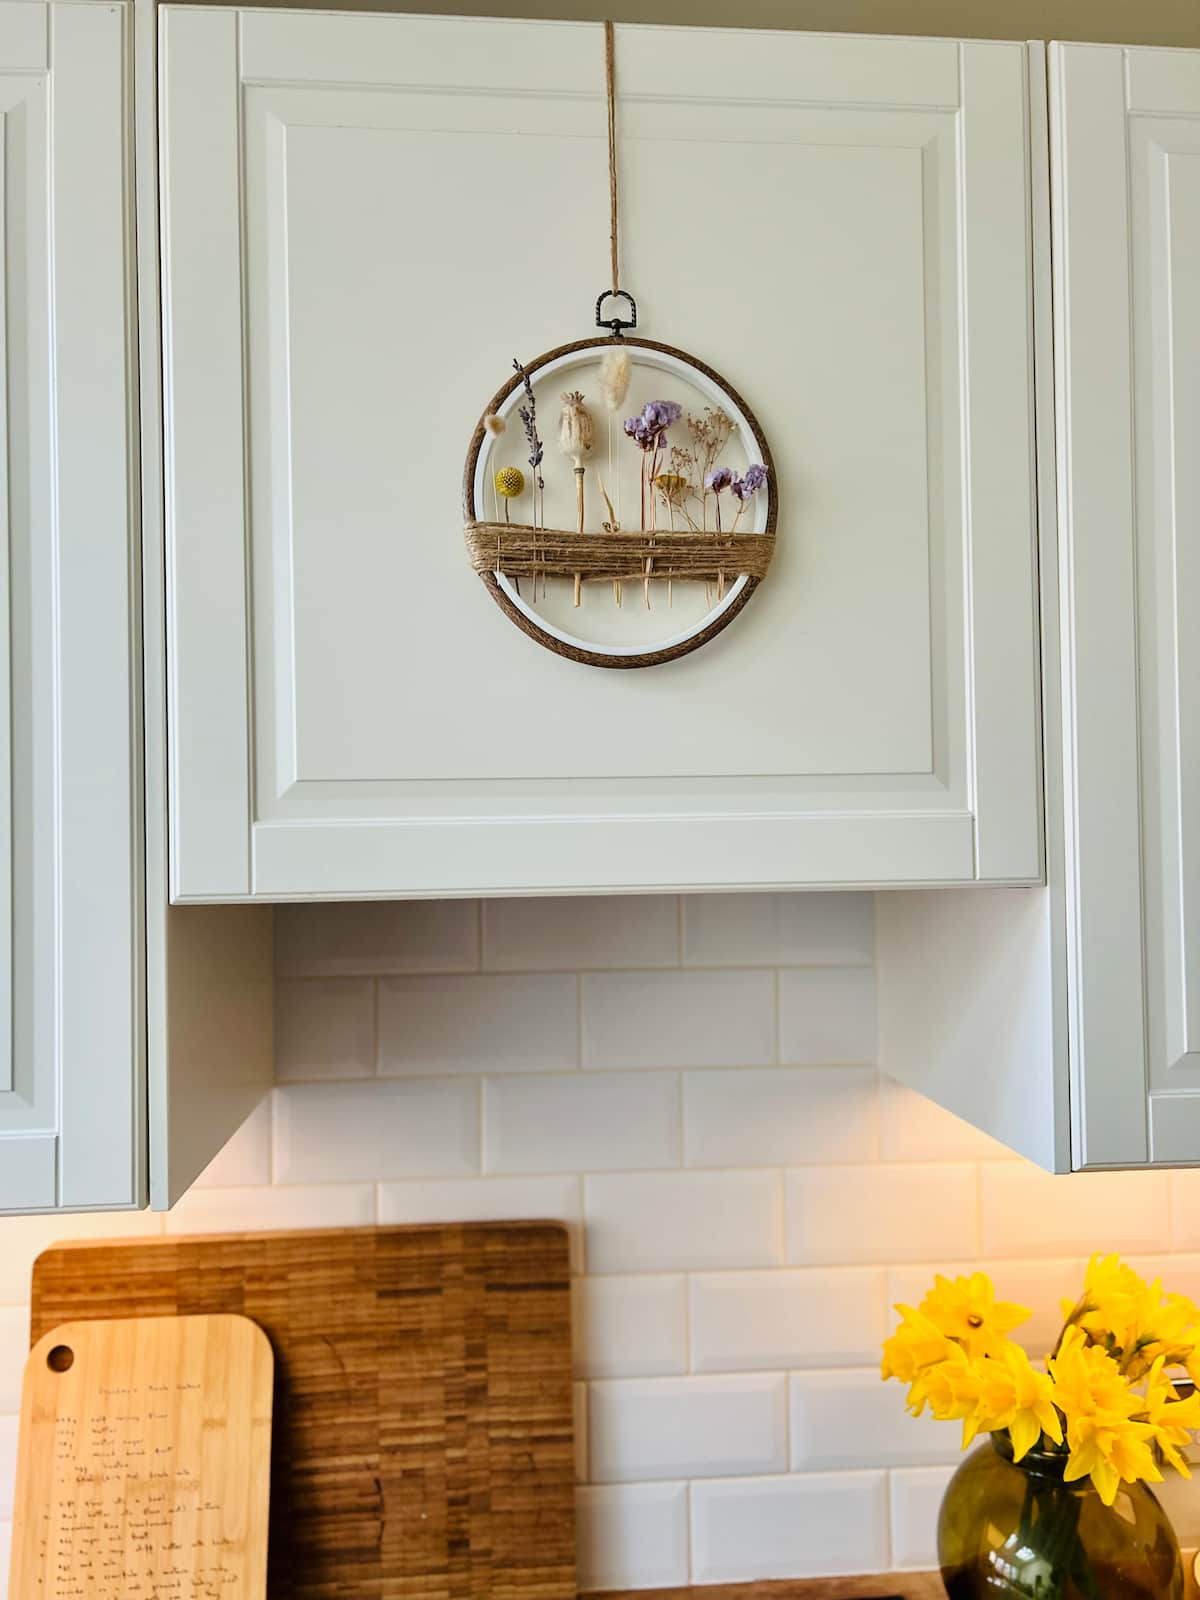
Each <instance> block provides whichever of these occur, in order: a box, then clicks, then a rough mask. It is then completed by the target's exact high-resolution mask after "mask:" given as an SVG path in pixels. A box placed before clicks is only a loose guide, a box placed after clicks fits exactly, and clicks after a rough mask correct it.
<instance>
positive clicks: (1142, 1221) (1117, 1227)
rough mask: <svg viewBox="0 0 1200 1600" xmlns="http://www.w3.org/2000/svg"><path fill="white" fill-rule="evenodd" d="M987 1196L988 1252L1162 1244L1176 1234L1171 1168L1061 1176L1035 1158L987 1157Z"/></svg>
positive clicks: (983, 1181) (983, 1176) (1045, 1252)
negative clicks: (1034, 1161) (1172, 1218)
mask: <svg viewBox="0 0 1200 1600" xmlns="http://www.w3.org/2000/svg"><path fill="white" fill-rule="evenodd" d="M980 1198H981V1202H982V1204H981V1219H982V1228H983V1253H984V1254H985V1255H988V1256H1027V1255H1030V1254H1034V1255H1039V1256H1052V1255H1059V1256H1066V1255H1075V1254H1079V1255H1084V1256H1087V1255H1090V1254H1091V1253H1092V1251H1093V1250H1105V1251H1111V1250H1118V1251H1128V1250H1147V1251H1149V1250H1161V1249H1162V1248H1163V1246H1164V1245H1165V1243H1166V1241H1167V1238H1168V1227H1169V1223H1168V1206H1167V1174H1166V1173H1165V1172H1073V1173H1070V1174H1062V1175H1059V1176H1054V1175H1052V1174H1051V1173H1048V1172H1043V1171H1042V1170H1041V1168H1040V1167H1035V1166H1032V1165H1031V1164H1030V1163H1029V1162H1027V1161H1005V1162H987V1163H985V1164H984V1166H983V1167H982V1168H981V1169H980Z"/></svg>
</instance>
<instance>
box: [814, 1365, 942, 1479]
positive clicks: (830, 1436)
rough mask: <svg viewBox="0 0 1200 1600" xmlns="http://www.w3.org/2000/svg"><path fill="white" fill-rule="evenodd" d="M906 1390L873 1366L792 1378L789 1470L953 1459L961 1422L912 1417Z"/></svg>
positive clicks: (926, 1463)
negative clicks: (887, 1381) (790, 1467)
mask: <svg viewBox="0 0 1200 1600" xmlns="http://www.w3.org/2000/svg"><path fill="white" fill-rule="evenodd" d="M906 1395H907V1390H906V1389H905V1388H904V1387H903V1386H902V1385H901V1384H899V1383H896V1382H894V1381H892V1382H889V1383H884V1381H883V1379H882V1378H881V1377H880V1376H879V1368H878V1366H874V1367H871V1368H868V1369H866V1370H863V1369H861V1368H860V1369H857V1370H855V1371H851V1372H794V1373H793V1374H792V1377H791V1407H792V1428H791V1439H792V1461H791V1465H792V1471H793V1472H815V1471H822V1470H828V1471H838V1470H841V1469H844V1468H847V1467H923V1466H929V1465H932V1464H933V1463H935V1462H936V1463H938V1464H939V1465H940V1464H941V1463H943V1462H953V1461H957V1460H958V1458H959V1456H960V1454H961V1453H962V1424H961V1423H958V1422H934V1421H932V1420H931V1419H930V1417H929V1414H928V1412H926V1414H925V1415H924V1416H923V1417H914V1416H912V1415H910V1413H909V1412H908V1411H907V1410H906V1408H905V1403H904V1402H905V1398H906Z"/></svg>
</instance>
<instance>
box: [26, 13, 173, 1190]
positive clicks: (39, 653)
mask: <svg viewBox="0 0 1200 1600" xmlns="http://www.w3.org/2000/svg"><path fill="white" fill-rule="evenodd" d="M125 28H126V15H125V10H124V8H123V7H120V6H103V7H101V6H95V7H93V6H81V5H50V6H45V5H24V4H16V5H6V6H4V7H3V8H0V117H2V123H0V140H2V152H0V182H2V187H3V194H2V201H0V222H2V230H3V241H2V249H0V267H2V271H3V309H2V313H0V339H2V341H3V366H4V371H5V375H6V383H5V384H4V386H3V401H2V407H0V432H2V435H3V448H2V449H0V471H2V472H3V474H4V480H5V481H4V492H3V493H0V518H2V521H0V545H2V548H3V558H0V573H2V581H0V630H2V635H3V637H2V642H0V678H2V680H3V682H2V683H0V691H2V693H3V700H2V701H0V703H2V704H4V705H5V706H6V707H7V708H8V714H7V716H6V718H5V719H4V722H3V732H2V733H0V794H3V795H4V796H5V799H6V801H7V802H8V806H9V811H8V815H7V817H6V818H5V819H4V820H5V822H6V824H7V833H6V844H5V849H4V850H3V851H0V855H2V856H3V857H4V861H5V871H4V874H3V876H0V929H2V932H0V939H2V941H3V945H2V948H0V971H2V972H3V990H2V997H0V1030H2V1031H0V1209H2V1210H19V1209H43V1208H46V1207H49V1206H54V1205H62V1206H72V1207H96V1206H117V1205H131V1204H135V1203H137V1202H138V1200H139V1199H140V1198H141V1192H142V1185H143V1183H144V1174H143V1171H142V1167H143V1161H142V1141H143V1134H142V1098H143V1096H142V1088H141V1078H142V1073H143V1071H144V1059H143V1051H142V1035H143V1022H142V1016H141V1006H142V996H141V986H140V945H141V931H140V930H141V907H140V884H141V857H140V844H139V828H140V822H139V817H140V798H139V793H140V784H139V775H138V764H137V756H136V752H137V749H138V743H139V732H138V716H137V709H136V708H137V684H138V678H137V669H136V642H137V637H138V633H137V619H136V595H137V585H136V579H135V565H134V562H135V547H134V541H133V528H132V523H131V506H130V475H131V463H132V453H131V440H130V424H129V417H130V396H129V390H128V388H127V379H128V375H129V354H130V349H131V337H132V321H131V296H130V285H129V277H128V272H127V260H128V256H127V246H128V241H129V205H128V202H129V196H128V191H127V183H126V176H127V175H126V163H125V134H126V128H125V104H124V90H125V83H126V81H127V72H126V55H127V41H126V32H125Z"/></svg>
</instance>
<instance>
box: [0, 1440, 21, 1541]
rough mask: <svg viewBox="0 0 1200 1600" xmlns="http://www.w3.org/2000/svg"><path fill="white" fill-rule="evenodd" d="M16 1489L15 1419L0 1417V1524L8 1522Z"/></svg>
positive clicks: (10, 1518) (10, 1517)
mask: <svg viewBox="0 0 1200 1600" xmlns="http://www.w3.org/2000/svg"><path fill="white" fill-rule="evenodd" d="M16 1487H17V1418H16V1417H0V1522H10V1521H11V1520H12V1514H13V1499H14V1497H15V1493H16Z"/></svg>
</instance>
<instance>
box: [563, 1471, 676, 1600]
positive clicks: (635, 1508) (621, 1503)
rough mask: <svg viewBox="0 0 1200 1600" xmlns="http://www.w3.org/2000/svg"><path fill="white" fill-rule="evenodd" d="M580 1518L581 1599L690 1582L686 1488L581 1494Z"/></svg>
mask: <svg viewBox="0 0 1200 1600" xmlns="http://www.w3.org/2000/svg"><path fill="white" fill-rule="evenodd" d="M575 1513H576V1518H577V1528H576V1538H577V1541H578V1562H579V1571H578V1579H579V1590H580V1593H581V1594H587V1593H588V1592H589V1591H595V1590H598V1589H651V1588H656V1587H661V1588H671V1587H674V1586H676V1585H681V1584H685V1583H686V1582H687V1581H688V1513H687V1485H686V1484H683V1483H631V1484H613V1485H606V1486H604V1487H602V1488H591V1489H580V1490H579V1492H578V1494H577V1495H576V1497H575Z"/></svg>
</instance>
